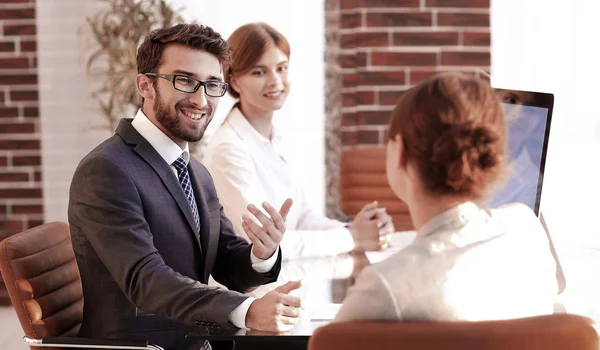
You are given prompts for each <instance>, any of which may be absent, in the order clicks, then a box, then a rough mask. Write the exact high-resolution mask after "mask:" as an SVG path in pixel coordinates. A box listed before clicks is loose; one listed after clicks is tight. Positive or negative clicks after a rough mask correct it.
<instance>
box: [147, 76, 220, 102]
mask: <svg viewBox="0 0 600 350" xmlns="http://www.w3.org/2000/svg"><path fill="white" fill-rule="evenodd" d="M144 75H148V76H152V77H160V78H163V79H166V80H168V81H170V82H172V83H173V88H175V90H177V91H181V92H185V93H188V94H193V93H194V92H196V91H198V89H199V88H200V86H204V93H205V94H206V95H207V96H211V97H221V96H223V95H225V93H226V92H227V87H228V85H227V83H224V82H222V81H218V80H209V81H201V80H198V79H195V78H192V77H190V76H187V75H178V74H158V73H144Z"/></svg>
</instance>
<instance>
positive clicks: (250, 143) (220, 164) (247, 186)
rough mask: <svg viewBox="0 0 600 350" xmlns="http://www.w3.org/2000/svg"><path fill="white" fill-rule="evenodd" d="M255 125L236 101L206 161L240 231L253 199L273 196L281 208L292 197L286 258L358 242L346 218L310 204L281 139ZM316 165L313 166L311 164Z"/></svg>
mask: <svg viewBox="0 0 600 350" xmlns="http://www.w3.org/2000/svg"><path fill="white" fill-rule="evenodd" d="M273 135H275V136H274V137H273V138H272V140H269V139H267V138H265V137H264V136H263V135H261V134H260V133H259V132H258V131H256V130H255V129H254V128H253V127H252V125H251V124H250V123H249V122H248V120H247V119H246V118H245V117H244V116H243V115H242V113H241V112H240V110H239V109H238V108H237V107H234V108H232V110H231V112H230V113H229V115H228V116H227V118H226V119H225V121H224V122H223V124H222V125H221V126H220V127H219V128H218V129H217V131H216V132H215V134H214V135H213V136H212V138H211V139H210V141H209V142H208V146H207V149H206V153H205V155H204V160H203V163H204V165H205V166H206V168H207V169H208V171H209V172H210V173H211V175H212V177H213V180H214V182H215V187H216V189H217V193H218V195H219V200H220V202H221V204H222V205H223V208H224V210H225V215H227V217H228V218H230V219H231V221H232V223H233V227H234V229H235V232H236V234H237V235H238V236H240V237H244V238H246V239H248V237H247V236H246V234H245V232H244V230H243V229H242V219H241V218H242V215H243V214H244V213H246V212H247V210H246V207H247V205H248V204H254V205H255V206H257V207H259V208H261V204H262V203H263V202H265V201H266V202H269V203H270V204H272V205H273V206H274V207H275V208H280V207H281V205H282V204H283V202H284V201H285V200H286V199H287V198H288V197H289V198H292V199H293V200H294V204H293V205H292V208H291V210H290V212H289V214H288V216H287V219H286V232H285V233H284V235H283V239H282V240H281V244H280V246H281V250H282V254H283V258H284V259H291V258H296V257H299V256H323V255H336V254H340V253H345V252H348V251H350V250H352V249H353V248H354V240H353V239H352V234H351V233H350V231H349V230H348V229H347V228H345V225H344V224H343V223H342V222H339V221H337V220H332V219H329V218H327V217H325V216H323V215H320V214H318V213H316V212H315V211H314V210H312V208H311V206H310V205H309V203H308V201H307V199H306V196H305V193H304V191H303V189H302V185H301V182H300V179H299V177H298V174H294V172H293V171H292V169H291V167H290V165H289V164H288V163H287V161H286V158H285V157H284V156H283V155H282V152H281V150H280V149H278V145H279V143H280V141H281V140H280V138H279V136H277V135H276V133H275V131H273ZM306 171H311V169H306Z"/></svg>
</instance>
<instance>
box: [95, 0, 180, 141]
mask: <svg viewBox="0 0 600 350" xmlns="http://www.w3.org/2000/svg"><path fill="white" fill-rule="evenodd" d="M100 1H101V2H103V3H104V4H102V6H101V7H102V10H101V11H100V12H98V13H96V14H95V15H94V16H92V17H88V18H87V19H86V20H87V24H88V25H87V29H89V32H90V34H91V39H92V40H91V44H92V52H91V54H90V56H89V57H88V59H87V74H88V77H89V78H90V80H91V83H92V84H91V85H92V88H91V89H92V97H93V98H94V99H95V100H96V101H97V102H98V105H99V107H100V112H101V113H102V116H103V117H104V118H105V119H106V127H107V128H110V130H111V131H112V130H114V129H115V127H116V126H117V123H118V122H119V120H120V119H121V118H122V117H124V116H131V115H133V113H135V110H136V109H137V108H139V106H140V102H141V98H140V96H139V94H138V92H137V90H136V86H135V77H136V75H137V62H136V53H137V48H138V46H139V45H140V44H141V42H142V40H143V39H144V38H145V37H146V36H147V35H148V34H149V33H150V31H152V30H154V29H157V28H163V27H170V26H173V25H175V24H177V23H181V22H183V19H182V18H181V16H180V15H179V14H178V12H179V11H181V9H179V10H178V11H176V10H174V9H172V8H171V6H170V5H169V4H168V3H167V2H166V1H165V0H100Z"/></svg>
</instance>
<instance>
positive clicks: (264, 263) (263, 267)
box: [250, 247, 279, 273]
mask: <svg viewBox="0 0 600 350" xmlns="http://www.w3.org/2000/svg"><path fill="white" fill-rule="evenodd" d="M277 258H279V247H277V250H276V251H275V253H273V255H271V257H270V258H268V259H267V260H263V259H261V258H257V257H256V256H255V255H254V253H252V251H250V261H251V262H252V268H253V269H254V271H256V272H259V273H267V272H269V271H271V269H272V268H273V266H275V263H276V262H277Z"/></svg>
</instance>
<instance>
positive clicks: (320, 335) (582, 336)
mask: <svg viewBox="0 0 600 350" xmlns="http://www.w3.org/2000/svg"><path fill="white" fill-rule="evenodd" d="M598 346H599V345H598V334H597V333H596V330H595V328H594V326H593V322H592V321H591V320H590V319H588V318H586V317H582V316H577V315H568V314H555V315H547V316H536V317H528V318H521V319H514V320H503V321H482V322H466V321H464V322H347V323H332V324H330V325H327V326H324V327H322V328H319V329H317V330H316V331H315V333H314V334H313V336H312V337H311V338H310V341H309V344H308V349H309V350H338V349H339V350H342V349H343V350H364V349H378V350H401V349H410V350H475V349H477V350H481V349H485V350H566V349H577V350H598V349H599V347H598Z"/></svg>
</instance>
